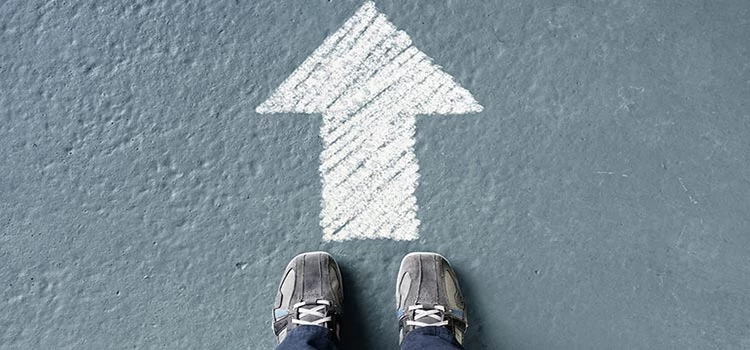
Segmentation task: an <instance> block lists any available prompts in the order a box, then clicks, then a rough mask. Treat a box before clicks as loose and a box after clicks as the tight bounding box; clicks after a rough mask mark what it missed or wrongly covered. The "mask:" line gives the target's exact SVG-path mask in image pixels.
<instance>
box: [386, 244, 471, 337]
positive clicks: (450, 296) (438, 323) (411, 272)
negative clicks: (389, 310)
mask: <svg viewBox="0 0 750 350" xmlns="http://www.w3.org/2000/svg"><path fill="white" fill-rule="evenodd" d="M396 307H397V308H398V322H399V330H400V331H399V339H400V340H399V343H400V342H403V340H404V337H406V335H407V334H408V333H409V332H411V331H413V330H414V329H417V328H421V327H446V328H447V329H448V330H449V331H451V333H453V335H454V336H455V337H456V340H458V342H459V343H463V335H464V332H465V331H466V327H467V325H468V323H467V319H466V313H465V307H464V300H463V296H462V295H461V290H460V289H459V286H458V280H457V279H456V274H455V272H454V271H453V268H451V266H450V264H449V263H448V260H446V259H445V258H444V257H442V256H441V255H439V254H435V253H411V254H409V255H407V256H405V257H404V259H403V260H402V261H401V268H400V270H399V272H398V278H397V280H396Z"/></svg>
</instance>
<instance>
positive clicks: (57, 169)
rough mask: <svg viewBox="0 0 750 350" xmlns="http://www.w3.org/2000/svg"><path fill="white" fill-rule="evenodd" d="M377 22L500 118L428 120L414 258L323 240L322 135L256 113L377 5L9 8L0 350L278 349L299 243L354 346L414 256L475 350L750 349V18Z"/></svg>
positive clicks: (625, 2) (418, 8)
mask: <svg viewBox="0 0 750 350" xmlns="http://www.w3.org/2000/svg"><path fill="white" fill-rule="evenodd" d="M376 3H377V5H378V7H379V9H380V10H381V11H382V12H384V13H385V14H386V15H387V16H388V18H389V19H390V20H391V21H392V22H393V23H394V24H396V26H397V27H399V28H400V29H402V30H404V31H406V32H407V33H408V34H409V35H410V36H411V37H412V39H413V40H414V43H415V45H416V46H417V47H418V48H420V49H421V50H423V51H424V52H425V53H427V54H428V55H429V56H431V57H432V58H433V59H434V61H435V62H436V63H438V64H440V65H442V66H443V67H444V70H445V71H446V72H448V73H449V74H452V75H454V76H455V77H456V80H457V81H458V82H459V83H460V84H461V85H463V86H465V87H466V88H467V89H468V90H469V91H471V92H472V93H473V94H474V96H475V97H476V98H477V100H479V102H480V103H481V104H482V105H483V106H484V107H485V110H484V112H482V113H479V114H474V115H465V116H429V117H428V116H423V117H420V118H419V120H418V125H417V145H416V153H417V157H418V159H419V163H420V173H421V181H420V185H419V188H418V192H417V199H418V204H419V206H420V209H419V213H418V217H419V219H420V220H421V222H422V224H421V227H420V236H421V237H420V239H419V240H418V241H413V242H393V241H349V242H343V243H326V242H323V241H322V239H321V236H322V233H321V229H320V227H319V225H318V217H319V213H320V179H319V175H318V172H317V167H318V156H319V154H320V151H321V149H322V146H321V141H320V139H319V136H318V129H319V127H320V123H321V121H320V116H318V115H293V114H288V115H284V114H282V115H257V114H256V113H255V112H254V108H255V107H256V106H257V105H258V104H259V103H261V102H262V101H263V100H264V99H265V98H266V97H267V96H268V95H269V94H270V92H271V91H272V90H273V89H274V88H276V87H277V86H278V84H280V83H281V81H282V80H283V79H284V78H286V77H287V76H288V75H289V74H290V73H291V72H292V71H293V70H294V68H295V67H297V65H299V64H300V63H301V62H302V61H303V60H304V59H305V58H306V57H307V55H309V54H310V53H311V52H312V51H313V50H314V49H315V48H316V47H317V46H318V45H319V44H320V43H322V41H323V40H324V39H325V37H326V36H327V35H328V34H330V33H332V32H333V31H335V30H336V29H338V27H339V26H340V25H341V24H342V23H343V22H344V21H345V20H346V19H347V18H348V17H349V16H351V14H353V13H354V11H355V10H356V9H357V8H358V7H359V6H360V5H362V2H361V1H323V0H314V1H293V0H273V1H272V0H257V1H255V0H254V1H248V0H236V1H223V0H217V1H190V2H188V1H166V0H162V1H156V0H152V1H141V0H136V1H122V0H118V1H63V0H57V1H55V0H52V1H37V0H29V1H20V0H8V1H3V2H0V174H1V175H0V349H152V348H160V349H161V348H167V349H247V348H250V349H270V348H272V347H273V345H274V337H273V335H272V333H271V330H270V311H271V304H272V302H273V298H274V295H275V289H276V287H277V284H278V282H279V279H280V278H281V276H280V273H281V272H282V270H283V268H284V266H285V265H286V263H287V261H288V260H289V259H291V258H292V257H293V256H294V255H295V254H296V253H299V252H303V251H309V250H327V251H329V252H331V253H332V254H334V255H335V256H336V257H337V258H338V260H339V263H340V264H341V267H342V269H343V274H344V279H345V288H346V293H347V294H346V296H347V298H348V299H347V305H346V308H347V310H346V311H347V313H346V315H345V317H344V320H345V324H344V332H345V334H344V343H345V344H347V345H349V348H350V349H355V348H356V349H387V348H390V349H393V348H396V345H397V332H396V322H395V313H394V307H395V305H394V304H395V300H394V293H395V290H394V289H395V274H396V272H397V269H398V264H399V262H400V259H401V258H402V257H403V255H405V254H406V253H408V252H410V251H437V252H440V253H442V254H444V255H445V256H446V257H448V258H449V259H450V260H451V261H452V263H453V265H454V267H455V269H456V270H457V271H458V273H459V275H460V279H461V283H462V285H463V288H464V292H465V295H466V297H467V302H468V308H469V310H468V312H469V317H470V326H469V331H468V334H467V340H466V343H467V349H750V321H749V320H750V294H749V293H748V291H750V278H749V277H748V276H750V219H749V218H748V213H750V199H749V198H750V181H748V174H749V171H750V108H749V107H750V106H748V101H750V63H748V62H750V52H749V51H748V48H749V47H750V3H748V2H747V1H744V0H736V1H711V2H706V1H694V0H686V1H656V0H650V1H649V0H619V1H618V0H612V1H573V0H553V1H541V0H536V1H427V0H415V1H409V2H401V1H388V0H383V1H377V2H376Z"/></svg>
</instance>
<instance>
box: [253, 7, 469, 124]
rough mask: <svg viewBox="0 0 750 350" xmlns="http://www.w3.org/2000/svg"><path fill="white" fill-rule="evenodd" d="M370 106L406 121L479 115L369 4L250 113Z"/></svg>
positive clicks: (460, 89)
mask: <svg viewBox="0 0 750 350" xmlns="http://www.w3.org/2000/svg"><path fill="white" fill-rule="evenodd" d="M394 91H398V93H394ZM373 102H376V103H377V104H378V105H379V106H384V107H387V108H389V109H391V110H396V111H398V112H403V113H407V114H412V115H416V114H464V113H471V112H480V111H482V106H481V105H479V103H478V102H477V101H476V100H475V99H474V97H473V96H472V95H471V93H470V92H469V91H468V90H466V89H464V88H463V87H461V86H459V85H458V84H457V83H456V82H455V81H454V79H453V77H451V76H450V75H448V74H447V73H445V72H443V71H442V69H441V68H440V67H439V66H438V65H435V64H434V63H432V59H430V58H429V57H427V55H426V54H424V53H423V52H422V51H420V50H418V49H417V48H415V47H414V46H412V41H411V38H409V36H408V35H407V34H406V33H404V32H403V31H400V30H397V29H396V27H395V26H394V25H393V24H392V23H390V22H389V21H388V19H387V18H386V17H385V15H383V14H382V13H380V12H378V11H377V9H376V8H375V4H374V3H373V2H371V1H369V2H367V3H365V4H364V5H363V6H362V7H361V8H360V9H359V10H358V11H357V12H356V13H355V14H354V15H353V16H352V17H351V18H350V19H349V20H348V21H347V22H346V23H344V25H343V26H342V27H341V28H340V29H339V30H337V31H336V32H335V33H333V34H332V35H331V36H329V37H328V38H327V39H326V40H325V41H324V42H323V44H322V45H321V46H320V47H318V48H317V49H316V50H315V51H314V52H313V53H312V54H311V55H310V57H308V58H307V59H306V60H305V61H304V62H303V63H302V64H301V65H300V66H299V67H298V68H297V69H296V70H295V71H294V72H293V73H292V74H291V75H290V76H289V77H288V78H287V79H286V80H285V81H284V82H283V83H282V84H281V85H280V86H279V87H278V88H277V89H276V90H275V91H274V92H273V93H272V94H271V96H270V97H269V98H268V99H267V100H266V101H265V102H263V103H262V104H261V105H260V106H258V107H257V108H256V112H258V113H310V114H312V113H324V112H337V113H338V112H340V113H345V114H348V113H354V112H356V111H357V110H359V109H361V108H363V107H364V106H366V105H369V104H372V103H373Z"/></svg>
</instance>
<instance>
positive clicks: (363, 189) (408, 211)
mask: <svg viewBox="0 0 750 350" xmlns="http://www.w3.org/2000/svg"><path fill="white" fill-rule="evenodd" d="M415 127H416V118H415V116H414V115H409V114H404V113H398V112H387V111H385V112H382V111H381V113H377V114H372V113H368V112H367V111H365V110H363V111H360V112H358V113H354V114H343V113H342V114H336V113H330V112H329V113H324V115H323V125H322V127H321V137H322V139H323V152H322V153H321V158H320V173H321V178H322V185H323V186H322V211H321V226H322V228H323V234H324V235H323V238H324V239H326V240H335V241H342V240H349V239H355V238H388V239H396V240H411V239H416V238H417V228H418V226H419V220H418V219H417V216H416V212H417V201H416V197H415V191H416V189H417V183H418V180H419V174H418V170H419V166H418V163H417V158H416V155H415V154H414V142H415V141H414V133H415ZM339 128H347V129H346V130H347V132H346V134H344V135H343V136H341V135H338V134H337V133H335V132H333V131H335V130H338V129H339ZM342 137H345V138H344V139H342Z"/></svg>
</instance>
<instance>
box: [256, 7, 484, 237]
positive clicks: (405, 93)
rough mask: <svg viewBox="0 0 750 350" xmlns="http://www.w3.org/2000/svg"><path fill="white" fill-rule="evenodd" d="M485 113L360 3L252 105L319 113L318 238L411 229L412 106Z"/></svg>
mask: <svg viewBox="0 0 750 350" xmlns="http://www.w3.org/2000/svg"><path fill="white" fill-rule="evenodd" d="M480 111H482V106H480V105H479V103H478V102H477V101H476V100H475V99H474V97H472V95H471V93H469V91H467V90H466V89H464V88H463V87H461V86H459V85H458V84H456V82H455V81H454V79H453V77H451V76H450V75H448V74H446V73H445V72H443V71H442V70H441V69H440V67H439V66H437V65H435V64H433V63H432V59H431V58H429V57H427V55H425V54H424V53H423V52H421V51H420V50H418V49H417V48H415V47H414V46H412V42H411V38H409V36H408V35H407V34H406V33H405V32H403V31H400V30H398V29H396V27H395V26H394V25H393V24H391V23H390V22H389V21H388V19H387V18H386V17H385V15H383V14H382V13H380V12H378V10H377V9H376V8H375V4H374V3H373V2H367V3H365V4H364V5H363V6H362V7H361V8H360V9H359V10H358V11H357V12H356V13H355V14H354V16H352V17H351V18H350V19H349V20H348V21H347V22H346V23H344V25H343V26H342V27H341V28H340V29H339V30H338V31H336V32H335V33H333V34H332V35H331V36H329V37H328V38H327V39H326V40H325V41H324V42H323V44H322V45H321V46H320V47H319V48H317V49H316V50H315V52H313V53H312V55H310V57H308V58H307V59H306V60H305V61H304V62H303V63H302V65H300V66H299V67H298V68H297V69H296V70H295V71H294V72H293V73H292V74H291V75H290V76H289V77H288V78H287V79H286V80H285V81H284V82H283V83H282V84H281V86H279V87H278V89H276V90H275V91H274V92H273V93H272V94H271V96H270V97H269V98H268V99H267V100H266V101H265V102H263V103H262V104H261V105H260V106H258V107H257V108H256V112H258V113H308V114H310V113H320V114H322V115H323V124H322V127H321V130H320V136H321V137H322V139H323V152H322V153H321V155H320V169H319V170H320V174H321V177H322V181H323V188H322V190H323V193H322V203H321V205H322V212H321V216H320V218H321V219H320V225H321V227H322V228H323V239H324V240H327V241H329V240H333V241H343V240H349V239H359V238H386V239H395V240H413V239H417V237H418V233H417V232H418V231H417V230H418V227H419V219H417V199H416V197H415V195H414V192H415V191H416V189H417V183H418V181H419V165H418V164H417V158H416V155H415V154H414V142H415V141H414V135H415V127H416V116H417V115H418V114H464V113H471V112H480Z"/></svg>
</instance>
